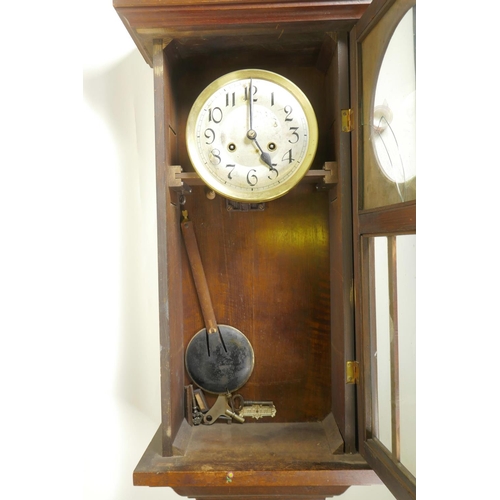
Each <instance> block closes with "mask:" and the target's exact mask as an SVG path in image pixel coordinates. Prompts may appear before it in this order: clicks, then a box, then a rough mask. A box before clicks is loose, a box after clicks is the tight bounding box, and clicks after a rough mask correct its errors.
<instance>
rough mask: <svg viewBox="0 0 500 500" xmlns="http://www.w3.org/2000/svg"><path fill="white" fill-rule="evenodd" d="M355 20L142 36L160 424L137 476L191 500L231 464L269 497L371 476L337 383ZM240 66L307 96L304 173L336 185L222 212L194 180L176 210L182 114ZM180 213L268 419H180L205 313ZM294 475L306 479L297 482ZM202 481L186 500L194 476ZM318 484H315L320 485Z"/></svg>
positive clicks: (342, 340)
mask: <svg viewBox="0 0 500 500" xmlns="http://www.w3.org/2000/svg"><path fill="white" fill-rule="evenodd" d="M321 26H322V27H321ZM350 26H352V23H350V24H349V23H347V24H346V23H343V24H341V25H335V23H334V25H332V24H331V23H326V24H325V25H324V26H323V25H320V28H319V29H318V25H317V24H314V23H313V24H310V23H306V24H304V25H300V24H295V25H293V26H292V27H289V28H288V29H286V30H285V29H284V30H283V32H277V31H276V30H275V28H274V27H273V29H272V30H271V29H269V28H267V30H264V31H263V33H261V34H259V36H240V35H239V34H236V32H234V33H231V34H229V35H227V34H223V35H221V34H220V33H216V34H211V33H209V32H206V33H204V34H203V36H194V35H193V34H189V36H186V35H185V34H180V35H179V36H178V37H175V36H174V37H173V39H170V38H169V39H168V40H163V39H158V40H156V41H154V42H153V48H152V54H153V57H152V62H153V67H154V78H155V120H156V152H157V205H158V250H159V295H160V336H161V339H160V341H161V380H162V382H161V383H162V425H161V426H160V429H159V431H158V433H157V435H156V436H155V437H154V439H153V441H152V443H151V445H150V446H149V448H148V450H146V453H145V455H144V457H143V458H142V460H141V462H140V463H139V465H138V466H137V468H136V471H135V472H134V484H137V485H141V484H143V485H149V486H171V487H173V488H174V489H176V491H177V492H178V493H179V494H189V496H196V495H197V494H198V493H199V494H201V492H203V494H206V492H207V491H208V490H207V487H208V488H210V481H211V478H212V472H213V476H214V477H215V476H217V474H219V472H218V471H220V470H240V471H253V472H251V473H250V472H249V474H256V473H257V472H258V473H259V476H258V478H256V477H253V476H252V477H250V476H249V477H248V478H247V480H246V481H247V483H248V484H247V486H249V487H251V488H254V487H255V486H256V485H257V483H259V484H262V485H267V486H266V488H265V490H263V491H265V492H266V493H268V492H270V491H271V490H270V486H271V485H273V488H277V489H276V491H277V492H278V491H279V492H280V493H283V494H285V493H286V491H285V489H286V488H287V487H288V486H290V488H291V490H290V491H292V490H293V492H295V493H296V492H297V491H298V489H297V488H299V489H300V488H305V490H304V492H305V491H306V490H307V493H308V494H312V493H317V495H323V496H325V495H326V496H332V495H334V494H340V493H341V492H342V491H344V490H345V489H346V487H347V486H346V485H350V484H370V483H374V482H379V481H378V478H377V477H376V476H375V475H374V474H373V472H372V471H371V470H369V468H368V466H367V464H366V462H365V461H364V460H363V459H362V458H361V457H360V456H359V455H358V454H357V453H356V442H355V432H356V425H355V403H354V398H355V389H354V386H352V385H346V376H345V369H346V361H347V360H348V359H353V358H354V354H353V351H354V332H353V309H352V281H353V278H352V267H353V266H352V233H351V231H352V215H351V214H352V211H351V181H350V179H351V172H350V138H349V134H343V133H342V132H341V124H340V116H341V112H340V110H341V109H343V108H348V107H349V90H348V85H349V81H348V75H349V68H348V44H347V37H348V35H347V30H348V28H349V27H350ZM332 28H335V29H332ZM337 28H338V29H337ZM216 31H217V30H216ZM244 68H259V69H267V70H271V71H274V72H276V73H279V74H281V75H283V76H285V77H287V78H289V79H290V80H292V81H293V82H294V83H295V84H297V85H298V86H299V87H300V88H301V89H302V90H303V91H304V92H305V93H306V95H307V96H308V98H309V100H310V101H311V103H312V104H313V107H314V109H315V112H316V115H317V119H318V125H319V129H320V142H319V147H318V152H317V154H316V159H315V162H314V164H313V166H312V167H311V168H312V169H321V168H322V166H323V164H324V163H325V162H327V161H334V162H336V166H337V169H338V182H337V183H336V184H332V185H329V186H327V189H317V188H316V185H315V184H311V183H307V182H303V183H301V184H299V185H298V186H296V187H295V188H294V189H293V190H292V191H291V192H289V193H288V194H287V195H285V196H284V197H283V198H280V199H277V200H274V201H272V202H269V203H267V204H266V207H265V210H263V211H258V212H234V211H232V212H230V211H228V210H227V208H226V202H225V200H224V199H222V198H221V197H220V196H217V197H216V198H215V199H214V200H210V199H208V198H207V197H206V195H205V189H204V186H200V185H198V184H197V183H194V185H193V186H192V190H191V193H190V194H186V195H185V198H186V203H185V205H184V206H181V204H180V198H179V192H178V191H176V190H175V189H172V188H171V186H172V179H173V177H174V174H173V171H174V168H173V167H174V166H175V165H181V166H182V168H183V170H184V171H186V172H192V171H193V168H192V166H191V165H190V162H189V158H188V155H187V151H186V145H185V144H186V142H185V124H186V120H187V116H188V113H189V110H190V108H191V106H192V104H193V102H194V100H195V99H196V97H197V96H198V95H199V93H200V92H201V91H202V90H203V89H204V88H205V87H206V86H207V85H208V84H209V83H211V82H212V81H213V80H215V79H216V78H218V77H219V76H222V75H224V74H226V73H229V72H231V71H234V70H238V69H244ZM183 208H187V209H188V211H189V215H190V218H191V219H192V221H193V223H194V227H195V232H196V235H197V238H198V242H199V246H200V253H201V257H202V260H203V264H204V268H205V272H206V274H207V278H208V282H209V288H210V292H211V295H212V300H213V302H214V309H215V314H216V317H217V319H218V321H219V323H221V324H230V325H232V326H235V327H236V328H238V329H240V330H241V331H242V332H243V333H244V334H245V335H246V336H247V337H248V338H249V339H250V341H251V343H252V345H253V347H254V351H255V368H254V373H253V374H252V376H251V377H250V379H249V381H248V382H247V384H246V385H245V386H244V387H242V388H241V390H240V392H241V394H243V396H244V397H245V398H246V399H250V400H252V399H266V400H267V399H268V400H272V401H273V402H274V403H275V405H276V409H277V414H276V417H274V418H272V419H266V421H256V422H252V421H251V420H250V419H248V420H247V422H245V423H244V424H236V423H233V424H232V425H226V424H223V423H216V424H214V425H212V426H197V427H190V426H189V425H187V422H186V420H185V418H184V387H185V386H186V385H187V384H189V383H190V382H191V381H190V380H189V377H188V374H187V372H186V370H185V367H184V354H185V349H186V346H187V344H188V343H189V341H190V339H191V337H192V336H193V335H194V334H195V333H196V332H197V331H198V330H200V329H201V328H202V327H203V319H202V317H201V311H200V308H199V305H198V299H197V297H196V293H195V289H194V285H193V280H192V276H191V272H190V269H189V266H188V262H187V257H186V253H185V249H184V245H183V242H182V237H181V234H180V221H181V210H182V209H183ZM206 396H207V399H208V400H209V403H212V402H213V401H214V397H213V396H211V395H208V394H206ZM207 464H209V468H210V471H209V470H208V469H207ZM332 470H335V471H336V473H337V474H338V475H337V476H335V480H333V479H332V476H331V472H330V471H332ZM271 471H272V474H273V476H272V478H271V477H267V476H266V473H267V472H271ZM279 471H282V472H279ZM290 471H294V472H295V473H298V472H299V471H301V472H300V474H302V473H303V472H304V471H307V472H308V474H309V475H308V476H307V477H306V476H301V477H300V479H299V478H297V479H296V480H297V481H298V483H297V484H296V485H295V486H294V485H293V484H291V483H290V480H291V476H290V474H289V473H290ZM342 471H345V472H346V476H345V477H343V476H342V474H343V472H342ZM353 471H356V472H358V473H359V474H357V475H355V474H353ZM173 473H179V474H173ZM197 474H201V476H200V478H201V477H202V479H196V478H197V477H198V476H197ZM341 476H342V477H341ZM217 477H218V476H217ZM294 477H296V476H294ZM198 480H200V481H202V484H201V486H200V488H201V489H200V491H199V492H198V493H197V489H196V488H197V486H196V485H195V484H194V483H193V484H190V481H191V482H193V481H194V482H195V483H196V481H198ZM217 481H218V479H217ZM217 484H218V483H217ZM315 485H325V486H324V487H323V489H322V490H321V491H320V489H321V488H320V489H318V490H317V491H316V492H315V491H313V486H315ZM326 485H328V486H326ZM242 486H244V484H243V483H242ZM213 491H214V492H216V494H217V495H218V497H220V496H221V495H222V490H219V489H216V490H213ZM252 491H253V492H254V493H256V494H257V493H258V491H257V490H256V489H252ZM273 491H274V490H273ZM234 492H235V493H236V490H234Z"/></svg>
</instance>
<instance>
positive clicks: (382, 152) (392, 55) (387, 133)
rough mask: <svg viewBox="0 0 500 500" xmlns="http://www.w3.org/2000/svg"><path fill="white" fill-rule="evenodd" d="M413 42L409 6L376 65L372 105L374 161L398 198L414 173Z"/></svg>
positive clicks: (401, 196)
mask: <svg viewBox="0 0 500 500" xmlns="http://www.w3.org/2000/svg"><path fill="white" fill-rule="evenodd" d="M414 53H415V45H414V37H413V9H411V10H410V11H409V12H408V13H407V14H406V15H405V16H404V17H403V19H402V20H401V22H400V23H399V25H398V27H397V28H396V31H395V32H394V34H393V35H392V38H391V42H390V43H389V46H388V47H387V50H386V52H385V55H384V60H383V62H382V67H381V68H380V73H379V77H378V80H377V88H376V92H375V101H374V109H373V128H372V143H373V147H374V149H375V154H376V157H377V161H378V164H379V165H380V168H381V169H382V172H383V173H384V174H385V175H386V176H387V178H388V179H389V180H391V181H392V182H394V183H395V188H396V189H397V190H398V195H399V198H400V201H405V199H406V183H407V182H408V181H410V180H411V179H413V178H414V177H415V174H416V172H415V168H416V167H415V118H416V117H415V57H414Z"/></svg>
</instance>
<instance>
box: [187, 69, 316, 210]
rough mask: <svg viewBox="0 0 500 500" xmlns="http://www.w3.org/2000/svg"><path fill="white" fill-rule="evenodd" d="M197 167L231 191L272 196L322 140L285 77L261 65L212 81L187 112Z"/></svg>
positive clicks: (238, 195) (233, 195)
mask: <svg viewBox="0 0 500 500" xmlns="http://www.w3.org/2000/svg"><path fill="white" fill-rule="evenodd" d="M186 140H187V148H188V153H189V157H190V159H191V162H192V164H193V167H194V168H195V170H196V171H197V172H198V174H199V175H200V177H201V178H202V179H203V181H204V182H205V183H206V184H207V185H208V186H210V187H211V188H212V189H213V190H214V191H216V192H218V193H219V194H221V195H222V196H225V197H227V198H230V199H233V200H237V201H242V202H260V201H269V200H272V199H275V198H278V197H280V196H282V195H284V194H285V193H287V192H288V191H289V190H290V189H292V187H293V186H295V185H296V184H297V183H298V182H299V181H300V180H301V179H302V177H303V176H304V175H305V173H306V172H307V170H308V169H309V167H310V166H311V164H312V162H313V159H314V155H315V153H316V148H317V143H318V126H317V122H316V117H315V115H314V111H313V108H312V106H311V104H310V103H309V101H308V99H307V97H306V96H305V95H304V93H303V92H302V91H301V90H300V89H299V88H298V87H297V86H296V85H295V84H293V83H292V82H290V81H289V80H287V79H286V78H284V77H282V76H280V75H277V74H276V73H272V72H269V71H263V70H253V69H248V70H241V71H236V72H233V73H229V74H227V75H225V76H223V77H221V78H219V79H217V80H215V81H214V82H213V83H212V84H210V85H209V86H208V87H207V88H206V89H205V90H204V91H203V92H202V93H201V94H200V96H199V97H198V99H197V100H196V101H195V103H194V105H193V107H192V108H191V112H190V114H189V117H188V122H187V129H186Z"/></svg>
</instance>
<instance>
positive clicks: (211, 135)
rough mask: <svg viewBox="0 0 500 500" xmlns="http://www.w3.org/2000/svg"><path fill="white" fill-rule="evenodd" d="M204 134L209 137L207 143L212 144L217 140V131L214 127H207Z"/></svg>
mask: <svg viewBox="0 0 500 500" xmlns="http://www.w3.org/2000/svg"><path fill="white" fill-rule="evenodd" d="M204 135H205V137H206V138H207V141H206V142H205V144H212V143H213V142H214V141H215V132H214V130H213V129H211V128H207V129H206V130H205V134H204Z"/></svg>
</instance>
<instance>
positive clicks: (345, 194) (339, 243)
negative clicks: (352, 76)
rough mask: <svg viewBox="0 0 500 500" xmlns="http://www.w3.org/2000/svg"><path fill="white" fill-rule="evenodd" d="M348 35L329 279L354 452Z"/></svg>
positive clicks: (336, 86) (342, 403)
mask: <svg viewBox="0 0 500 500" xmlns="http://www.w3.org/2000/svg"><path fill="white" fill-rule="evenodd" d="M348 67H349V52H348V42H347V34H346V33H339V34H338V36H337V44H336V50H335V54H334V57H333V62H332V65H331V67H330V72H329V78H328V85H329V87H330V91H329V97H330V98H331V99H332V101H333V102H332V104H331V105H330V106H329V107H331V108H332V109H333V118H332V121H333V123H332V132H331V140H332V142H333V149H334V156H335V158H336V160H337V163H338V167H339V183H338V184H337V186H336V187H335V188H334V189H333V190H332V191H331V192H330V281H331V287H332V291H331V314H332V316H331V317H332V324H331V325H332V326H331V330H332V412H333V414H334V416H335V420H336V422H337V425H338V426H339V429H340V431H341V433H342V436H343V438H344V441H345V451H346V452H347V453H353V452H354V451H355V450H356V428H355V389H354V386H352V385H346V382H345V381H346V375H345V368H346V361H347V360H352V359H354V323H353V321H354V318H353V315H354V311H353V303H352V283H353V263H352V223H351V213H352V209H351V197H350V192H351V156H350V147H351V142H350V137H349V134H348V133H344V132H342V131H341V123H340V122H341V120H340V117H341V110H342V109H343V108H348V107H349V79H348V74H349V73H348Z"/></svg>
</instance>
